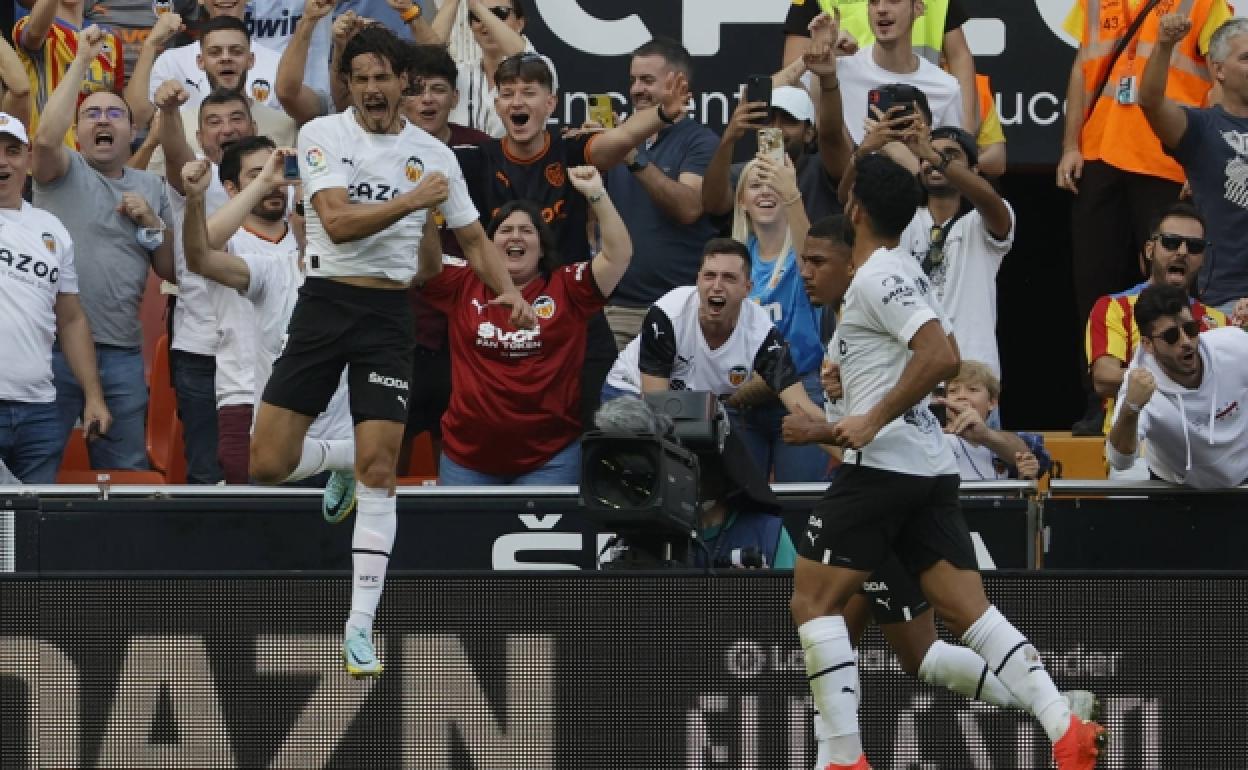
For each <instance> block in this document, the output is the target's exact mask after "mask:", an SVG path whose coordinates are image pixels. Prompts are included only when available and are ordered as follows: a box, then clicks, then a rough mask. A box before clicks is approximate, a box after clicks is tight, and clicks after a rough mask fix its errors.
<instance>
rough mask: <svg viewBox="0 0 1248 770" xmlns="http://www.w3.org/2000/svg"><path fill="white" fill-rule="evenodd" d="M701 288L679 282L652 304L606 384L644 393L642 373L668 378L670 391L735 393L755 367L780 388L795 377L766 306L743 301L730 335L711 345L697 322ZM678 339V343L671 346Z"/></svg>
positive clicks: (618, 359) (721, 394)
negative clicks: (638, 331)
mask: <svg viewBox="0 0 1248 770" xmlns="http://www.w3.org/2000/svg"><path fill="white" fill-rule="evenodd" d="M700 307H701V300H700V298H699V297H698V290H697V287H694V286H681V287H678V288H675V289H672V290H671V291H669V292H668V293H667V294H664V295H663V296H662V297H660V298H659V300H658V301H657V302H655V303H654V304H653V305H652V306H651V307H650V312H649V313H647V315H646V320H645V322H644V324H643V326H642V330H641V334H639V335H637V337H636V338H634V339H633V341H632V342H630V343H629V344H628V346H627V347H625V348H624V351H623V352H621V353H620V355H619V357H618V358H617V359H616V361H615V365H614V366H613V367H612V368H611V372H610V373H609V374H608V375H607V384H608V385H611V386H612V387H615V388H618V389H620V390H623V391H626V392H630V393H640V392H641V374H642V372H645V373H647V374H650V375H652V376H659V377H666V378H667V379H668V380H669V381H670V386H669V387H670V388H671V389H672V390H701V391H710V392H712V393H714V394H716V395H717V396H727V395H731V394H733V393H735V392H736V391H737V388H739V387H741V385H742V384H743V383H744V382H745V381H746V380H748V379H749V378H750V373H751V372H754V371H757V372H759V374H761V375H763V377H764V378H766V379H767V380H768V383H769V384H771V386H772V387H773V388H774V389H775V390H776V392H780V391H781V390H784V389H785V388H787V387H788V386H790V385H792V384H793V383H794V382H797V376H796V373H795V370H794V367H793V362H792V360H791V359H790V358H789V354H788V347H787V346H786V345H785V342H784V339H783V338H782V337H781V336H780V333H779V332H778V331H776V327H775V325H774V324H773V323H772V322H771V317H770V316H769V315H768V314H767V311H766V310H764V309H763V308H761V307H759V306H758V305H757V304H756V303H754V302H750V301H748V300H747V301H745V302H742V303H741V314H740V315H739V316H738V317H737V325H736V327H735V328H734V329H733V331H732V334H731V335H730V336H729V337H728V340H727V341H726V342H724V344H722V345H720V346H719V347H718V348H715V349H714V350H712V349H711V348H710V346H708V345H707V344H706V338H705V337H704V336H703V335H702V327H701V326H700V325H699V324H698V309H699V308H700ZM673 343H674V345H673Z"/></svg>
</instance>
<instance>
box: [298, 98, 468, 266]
mask: <svg viewBox="0 0 1248 770" xmlns="http://www.w3.org/2000/svg"><path fill="white" fill-rule="evenodd" d="M433 171H440V172H442V173H443V174H445V175H446V178H447V180H448V182H449V183H450V197H448V198H447V200H446V201H445V202H444V203H442V205H440V206H439V207H438V210H439V211H440V212H441V214H442V217H443V218H444V219H445V220H446V226H447V227H449V228H451V229H452V230H454V229H458V228H461V227H466V226H468V225H470V224H472V223H473V222H475V221H477V218H478V214H477V208H476V206H474V205H473V203H472V198H471V197H469V195H468V186H467V185H466V184H465V183H464V174H463V171H461V170H460V167H459V161H457V160H456V159H455V155H454V153H452V152H451V149H450V148H449V147H447V146H446V145H445V144H443V143H442V142H440V141H438V140H437V139H435V138H433V137H432V136H430V135H429V134H427V133H425V132H424V131H423V130H422V129H421V128H419V127H418V126H416V125H414V124H412V123H409V122H408V121H406V120H404V121H403V128H402V129H401V130H400V131H399V133H397V134H374V133H371V132H369V131H365V130H364V129H363V128H362V127H361V126H360V124H359V123H358V122H357V121H356V119H355V108H350V109H348V110H346V111H345V112H342V113H339V114H337V115H327V116H325V117H323V118H317V119H315V120H313V121H310V122H309V123H307V124H306V125H304V127H303V128H301V129H300V130H299V173H300V177H301V178H302V179H303V194H304V196H305V209H306V212H307V233H308V245H307V259H308V275H309V276H313V277H318V278H333V277H339V276H374V277H380V278H388V279H390V280H392V281H397V282H399V283H409V282H411V280H412V276H414V275H415V274H416V266H417V248H418V247H419V245H420V239H421V236H422V235H423V234H424V229H425V217H426V215H427V214H428V211H427V210H421V211H417V212H414V213H412V214H409V215H408V216H405V217H403V218H402V219H400V220H399V221H397V222H395V223H394V224H392V225H390V226H389V227H387V228H385V229H384V230H382V231H380V232H378V233H376V234H375V235H370V236H366V237H364V238H360V239H359V240H355V241H348V242H345V243H334V242H333V241H332V240H330V238H329V234H328V233H326V232H325V226H324V225H322V224H321V218H320V215H319V214H317V211H316V207H315V206H314V205H313V203H312V200H313V198H314V197H315V196H316V194H317V193H318V192H320V191H321V190H327V189H331V188H343V189H345V190H346V191H347V198H348V199H349V200H350V202H351V203H352V204H369V203H379V202H384V201H387V200H390V199H391V198H394V197H395V196H397V195H400V194H402V193H405V192H407V191H409V190H411V189H413V188H415V187H416V186H417V184H419V182H420V179H421V177H422V176H424V175H425V174H427V173H430V172H433Z"/></svg>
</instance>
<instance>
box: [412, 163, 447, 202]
mask: <svg viewBox="0 0 1248 770" xmlns="http://www.w3.org/2000/svg"><path fill="white" fill-rule="evenodd" d="M404 194H405V195H407V196H408V202H409V203H410V204H411V206H412V211H419V210H420V209H428V208H433V207H434V206H438V205H440V204H442V203H444V202H445V201H446V199H447V197H449V196H450V194H451V185H450V182H448V181H447V179H446V174H443V173H442V172H441V171H430V172H429V173H427V174H425V175H424V176H422V177H421V178H420V184H418V185H416V188H415V189H413V190H409V191H408V192H406V193H404Z"/></svg>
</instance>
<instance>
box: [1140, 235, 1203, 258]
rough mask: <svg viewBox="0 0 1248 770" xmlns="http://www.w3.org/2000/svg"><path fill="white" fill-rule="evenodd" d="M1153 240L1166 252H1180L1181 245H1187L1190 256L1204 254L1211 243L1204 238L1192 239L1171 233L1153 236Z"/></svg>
mask: <svg viewBox="0 0 1248 770" xmlns="http://www.w3.org/2000/svg"><path fill="white" fill-rule="evenodd" d="M1153 240H1154V241H1157V242H1158V243H1160V244H1161V247H1162V248H1163V249H1165V250H1166V251H1178V250H1179V246H1180V245H1181V244H1187V253H1188V254H1204V253H1205V248H1206V247H1207V246H1208V245H1209V241H1207V240H1205V239H1204V238H1191V237H1188V236H1185V235H1172V234H1170V233H1158V234H1157V235H1154V236H1153Z"/></svg>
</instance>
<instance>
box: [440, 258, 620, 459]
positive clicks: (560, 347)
mask: <svg viewBox="0 0 1248 770" xmlns="http://www.w3.org/2000/svg"><path fill="white" fill-rule="evenodd" d="M521 293H522V294H523V295H524V298H525V299H526V300H528V301H529V303H530V304H532V305H533V310H534V311H535V312H536V314H537V327H536V328H534V329H516V328H514V327H512V326H511V324H510V323H508V317H509V316H510V310H509V309H508V308H505V307H492V306H490V305H489V304H488V303H489V301H490V300H491V299H494V297H495V296H496V295H495V294H494V292H493V291H491V290H490V289H489V288H488V287H486V286H485V284H484V283H482V282H481V279H479V278H477V276H476V274H475V273H474V272H473V271H472V270H470V269H468V268H467V267H458V266H450V265H447V266H445V267H444V268H443V270H442V272H441V273H440V274H439V275H438V276H437V277H435V278H434V279H433V280H431V281H429V282H428V283H426V284H425V287H424V295H425V299H426V300H428V302H429V304H430V305H432V306H433V307H435V308H437V309H438V310H441V311H442V312H444V313H446V316H447V321H448V322H449V324H450V342H451V403H450V406H449V407H448V408H447V410H446V414H445V415H443V417H442V451H444V452H446V453H447V455H448V456H449V457H450V458H451V459H452V460H454V461H455V462H456V463H458V464H460V465H462V466H464V467H465V468H471V469H472V470H475V471H479V472H481V473H490V474H494V475H499V476H511V475H519V474H522V473H527V472H529V471H532V470H535V469H537V468H540V467H541V466H542V465H544V464H545V463H546V462H547V461H549V460H550V458H552V457H554V456H555V455H556V454H558V452H559V451H560V450H562V449H563V448H564V447H566V446H568V445H569V444H570V443H572V442H573V441H575V440H576V439H578V438H579V437H580V435H581V433H582V428H581V419H580V413H581V368H582V365H583V364H584V361H585V336H586V330H587V328H588V327H587V322H588V320H589V317H590V316H591V315H593V314H594V313H597V312H598V311H599V310H601V309H602V307H603V305H605V304H606V302H607V300H606V298H605V297H603V296H602V292H601V291H600V290H599V289H598V285H597V283H595V281H594V272H593V270H592V269H590V264H589V262H574V263H572V264H570V265H565V266H563V267H560V268H558V269H557V270H556V271H555V272H554V273H552V274H551V275H550V276H549V277H545V276H538V277H537V278H535V279H533V280H532V281H529V283H528V285H526V286H525V287H524V289H522V290H521Z"/></svg>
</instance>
